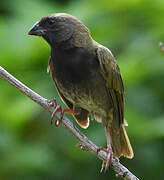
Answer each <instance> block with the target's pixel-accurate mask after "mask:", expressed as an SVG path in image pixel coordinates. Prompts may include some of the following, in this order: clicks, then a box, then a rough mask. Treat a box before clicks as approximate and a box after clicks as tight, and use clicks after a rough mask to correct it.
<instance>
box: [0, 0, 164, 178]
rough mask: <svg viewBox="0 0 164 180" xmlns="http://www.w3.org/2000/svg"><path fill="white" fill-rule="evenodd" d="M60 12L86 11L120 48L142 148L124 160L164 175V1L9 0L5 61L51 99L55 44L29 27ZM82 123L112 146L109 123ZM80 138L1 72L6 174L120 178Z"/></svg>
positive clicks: (0, 174) (0, 25)
mask: <svg viewBox="0 0 164 180" xmlns="http://www.w3.org/2000/svg"><path fill="white" fill-rule="evenodd" d="M56 12H67V13H70V14H72V15H74V16H76V17H78V18H79V19H81V20H82V21H83V22H84V23H85V24H86V25H87V26H88V27H89V29H90V30H91V34H92V36H93V38H94V39H95V40H96V41H98V42H100V43H101V44H103V45H105V46H107V47H108V48H110V49H111V51H112V52H113V54H114V56H115V57H116V59H117V61H118V64H119V66H120V69H121V72H122V76H123V79H124V84H125V90H126V113H125V115H126V119H127V121H128V123H129V127H128V128H127V131H128V134H129V137H130V139H131V143H132V146H133V148H134V152H135V157H134V158H133V159H132V160H128V159H125V158H121V162H122V163H123V164H124V165H125V166H126V167H127V168H129V169H130V170H131V171H132V172H133V173H134V174H135V175H136V176H138V177H139V178H140V179H147V180H148V179H149V180H154V179H163V172H164V110H163V108H164V53H163V52H162V51H161V50H160V48H159V42H160V41H164V1H163V0H156V1H151V0H124V1H123V0H101V1H99V0H97V1H96V0H54V1H53V0H47V1H43V0H35V1H34V0H1V2H0V65H1V66H3V67H4V68H6V69H7V70H8V71H9V72H10V73H12V74H13V75H14V76H15V77H16V78H18V79H19V80H21V81H22V82H24V83H25V84H26V85H28V86H29V87H30V88H32V89H33V90H35V91H36V92H38V93H39V94H40V95H42V96H43V97H45V98H48V99H52V98H54V97H55V96H57V94H56V90H55V87H54V85H53V82H52V80H51V78H50V75H49V74H47V73H46V68H47V63H48V58H49V54H50V48H49V46H48V44H47V43H46V42H45V41H44V40H43V39H41V38H38V37H32V36H28V35H27V32H28V30H29V29H30V28H31V26H32V25H33V24H34V23H35V22H36V21H38V20H39V19H40V18H41V17H42V16H45V15H48V14H51V13H56ZM57 101H58V103H61V101H60V99H59V98H57ZM81 130H82V129H81ZM82 131H83V132H84V133H85V134H86V135H87V136H88V137H89V138H90V139H91V140H92V141H93V142H95V143H96V144H97V145H99V146H100V145H101V146H106V139H105V135H104V130H103V128H102V126H101V124H98V123H97V122H95V121H92V122H91V125H90V127H89V128H88V129H87V130H82ZM77 143H78V141H77V140H76V139H75V137H73V136H72V135H71V134H70V133H69V132H68V131H67V130H66V129H65V128H64V127H63V126H61V127H59V128H56V127H55V126H54V125H52V126H51V125H50V114H49V113H48V112H46V111H45V110H44V109H43V108H42V107H40V106H39V105H37V104H35V103H34V102H33V101H31V100H30V99H28V98H27V97H25V96H24V95H22V94H21V93H19V92H18V90H16V89H15V88H13V87H12V86H10V85H9V84H8V83H7V82H5V81H4V80H2V79H0V180H26V179H28V180H29V179H30V180H42V179H49V180H51V179H55V180H58V179H59V180H65V179H66V180H67V179H68V180H69V179H70V180H71V179H79V180H84V179H95V180H96V179H117V178H116V177H115V175H114V172H113V170H112V169H110V170H109V171H108V172H107V173H106V174H104V173H101V174H100V172H99V171H100V168H101V163H102V162H101V161H100V160H99V159H97V158H96V157H95V156H93V155H92V154H90V153H87V152H83V151H81V150H80V149H79V148H77V147H76V144H77Z"/></svg>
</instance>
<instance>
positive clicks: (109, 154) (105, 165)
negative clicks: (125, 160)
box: [98, 147, 113, 173]
mask: <svg viewBox="0 0 164 180" xmlns="http://www.w3.org/2000/svg"><path fill="white" fill-rule="evenodd" d="M100 150H102V151H104V152H106V156H107V157H106V162H105V161H103V163H102V167H101V170H100V172H101V173H102V172H103V170H104V172H106V171H107V170H108V168H109V166H110V164H111V161H112V157H113V152H112V150H111V148H107V149H105V148H104V147H100V148H99V149H98V151H100Z"/></svg>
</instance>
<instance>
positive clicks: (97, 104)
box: [51, 50, 108, 111]
mask: <svg viewBox="0 0 164 180" xmlns="http://www.w3.org/2000/svg"><path fill="white" fill-rule="evenodd" d="M52 61H53V63H52V64H53V72H51V73H52V76H53V77H54V78H55V81H56V84H57V86H58V89H59V91H60V92H61V93H62V94H63V95H64V97H65V98H66V99H68V100H69V101H70V102H72V103H73V104H76V105H77V106H80V107H83V108H84V109H87V110H88V111H95V109H96V111H100V110H101V109H102V111H105V106H106V105H107V103H108V102H107V95H106V89H105V82H104V80H103V78H102V76H101V75H100V72H99V64H98V61H97V59H96V57H95V56H94V55H93V54H89V53H87V52H84V51H81V50H78V51H75V52H69V53H61V54H58V53H56V55H54V57H52Z"/></svg>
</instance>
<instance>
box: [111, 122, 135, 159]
mask: <svg viewBox="0 0 164 180" xmlns="http://www.w3.org/2000/svg"><path fill="white" fill-rule="evenodd" d="M109 133H110V137H111V144H112V150H113V155H114V156H115V157H120V156H124V157H127V158H130V159H131V158H133V156H134V153H133V149H132V146H131V144H130V141H129V138H128V135H127V133H126V129H125V127H124V125H121V127H120V129H119V130H117V131H116V130H115V129H114V128H112V127H111V128H110V129H109Z"/></svg>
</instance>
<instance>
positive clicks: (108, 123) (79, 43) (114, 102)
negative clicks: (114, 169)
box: [29, 13, 133, 158]
mask: <svg viewBox="0 0 164 180" xmlns="http://www.w3.org/2000/svg"><path fill="white" fill-rule="evenodd" d="M29 34H31V35H37V36H42V37H43V38H44V39H45V40H46V41H47V42H48V43H49V44H50V46H51V56H50V61H49V69H50V72H51V76H52V78H53V81H54V82H55V85H56V88H57V90H58V92H59V95H60V96H61V98H62V99H63V101H64V102H65V103H66V104H67V105H68V107H69V108H71V109H73V110H74V111H75V112H76V114H75V115H74V117H75V119H76V121H77V122H78V124H79V125H80V126H81V127H83V128H87V127H88V126H89V118H88V116H89V114H90V115H91V116H92V118H93V119H95V120H96V121H98V122H101V123H102V124H103V127H105V128H107V129H108V130H109V135H110V139H111V144H112V150H113V154H114V156H116V157H120V156H125V157H127V158H132V157H133V150H132V147H131V145H130V142H129V138H128V136H127V133H126V130H125V127H124V126H125V125H126V122H125V120H124V86H123V82H122V78H121V74H120V69H119V67H118V65H117V62H116V61H115V59H114V57H113V55H112V53H111V52H110V50H109V49H108V48H106V47H104V46H102V45H100V44H99V43H97V42H96V41H94V40H93V39H92V37H91V35H90V32H89V30H88V28H87V27H86V26H85V25H84V24H83V23H82V22H81V21H80V20H78V19H77V18H75V17H74V16H71V15H69V14H65V13H57V14H52V15H49V16H45V17H43V18H42V19H41V20H40V21H39V22H37V23H36V24H35V26H34V27H33V28H32V29H31V31H30V32H29Z"/></svg>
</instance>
